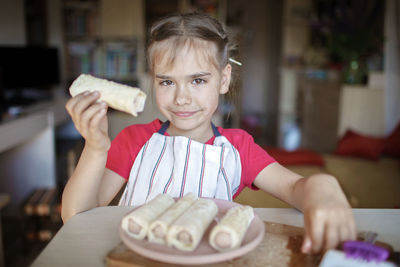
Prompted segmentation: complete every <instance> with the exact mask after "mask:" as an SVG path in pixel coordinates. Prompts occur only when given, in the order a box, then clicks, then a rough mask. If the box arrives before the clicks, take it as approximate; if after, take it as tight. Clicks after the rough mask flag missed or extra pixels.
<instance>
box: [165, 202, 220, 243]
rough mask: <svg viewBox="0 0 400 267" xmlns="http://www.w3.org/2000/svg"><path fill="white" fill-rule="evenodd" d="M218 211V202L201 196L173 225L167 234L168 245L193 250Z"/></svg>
mask: <svg viewBox="0 0 400 267" xmlns="http://www.w3.org/2000/svg"><path fill="white" fill-rule="evenodd" d="M217 213H218V207H217V204H215V202H214V201H213V200H211V199H204V198H199V199H197V200H196V201H195V202H194V203H193V205H192V206H190V208H189V209H188V210H186V212H185V213H183V214H182V215H181V216H180V217H179V218H178V219H177V220H176V221H175V222H174V223H173V224H172V225H171V226H170V229H169V231H168V234H167V244H168V246H173V247H175V248H177V249H179V250H184V251H193V250H194V249H195V248H196V247H197V245H198V244H199V242H200V240H201V239H202V237H203V235H204V232H205V231H206V229H207V228H208V226H209V225H210V223H211V222H212V220H213V219H214V217H215V215H217Z"/></svg>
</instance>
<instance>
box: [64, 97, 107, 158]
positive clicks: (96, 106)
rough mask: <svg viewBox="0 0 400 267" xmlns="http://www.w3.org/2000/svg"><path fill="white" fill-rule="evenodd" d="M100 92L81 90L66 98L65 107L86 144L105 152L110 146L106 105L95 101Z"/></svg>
mask: <svg viewBox="0 0 400 267" xmlns="http://www.w3.org/2000/svg"><path fill="white" fill-rule="evenodd" d="M99 97H100V93H99V92H97V91H95V92H92V93H89V92H87V91H86V92H83V93H81V94H79V95H77V96H75V97H73V98H71V99H69V100H68V102H67V104H66V105H65V108H66V109H67V111H68V113H69V114H70V116H71V118H72V121H73V122H74V124H75V128H76V129H77V130H78V131H79V133H80V134H81V135H82V136H83V138H84V139H85V142H86V144H85V145H86V146H88V147H89V148H91V149H93V150H96V151H100V152H106V151H108V149H109V148H110V146H111V141H110V138H109V136H108V120H107V116H106V114H107V105H106V104H105V103H104V102H96V101H97V100H98V99H99Z"/></svg>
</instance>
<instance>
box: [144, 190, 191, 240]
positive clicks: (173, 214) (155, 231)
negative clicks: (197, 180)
mask: <svg viewBox="0 0 400 267" xmlns="http://www.w3.org/2000/svg"><path fill="white" fill-rule="evenodd" d="M196 199H197V196H196V195H195V194H193V193H189V194H187V195H185V196H184V197H182V198H181V199H179V200H178V201H177V202H175V203H174V204H173V205H172V206H171V207H170V208H169V209H168V210H167V211H165V212H164V213H163V214H161V216H160V217H158V218H157V219H156V220H155V221H153V222H152V223H151V224H150V227H149V230H148V233H147V237H148V239H149V241H150V242H153V243H158V244H163V245H164V244H166V243H167V242H166V238H167V233H168V229H169V227H170V225H171V224H172V223H173V222H174V221H175V220H176V219H177V218H178V217H179V216H180V215H181V214H183V213H184V212H185V211H186V210H187V209H188V208H189V207H190V206H191V205H192V204H193V203H194V202H195V201H196Z"/></svg>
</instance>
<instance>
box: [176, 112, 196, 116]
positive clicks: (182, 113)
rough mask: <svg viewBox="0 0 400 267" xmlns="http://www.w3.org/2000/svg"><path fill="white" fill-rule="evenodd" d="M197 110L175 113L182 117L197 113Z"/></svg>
mask: <svg viewBox="0 0 400 267" xmlns="http://www.w3.org/2000/svg"><path fill="white" fill-rule="evenodd" d="M195 113H196V112H195V111H176V112H174V114H175V115H176V116H178V117H181V118H188V117H191V116H193V115H194V114H195Z"/></svg>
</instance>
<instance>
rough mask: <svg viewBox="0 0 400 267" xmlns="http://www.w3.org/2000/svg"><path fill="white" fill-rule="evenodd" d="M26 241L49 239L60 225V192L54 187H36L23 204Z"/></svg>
mask: <svg viewBox="0 0 400 267" xmlns="http://www.w3.org/2000/svg"><path fill="white" fill-rule="evenodd" d="M23 210H24V213H25V215H26V218H25V220H24V224H25V227H24V228H25V238H26V240H27V241H31V242H35V241H44V242H46V241H49V240H50V239H51V238H52V237H53V236H54V235H55V234H56V233H57V231H58V229H59V228H60V227H61V225H62V222H61V202H60V194H59V192H58V190H57V189H56V188H38V189H36V190H34V191H33V192H32V194H31V196H30V197H29V198H28V199H27V201H26V202H25V204H24V209H23Z"/></svg>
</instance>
